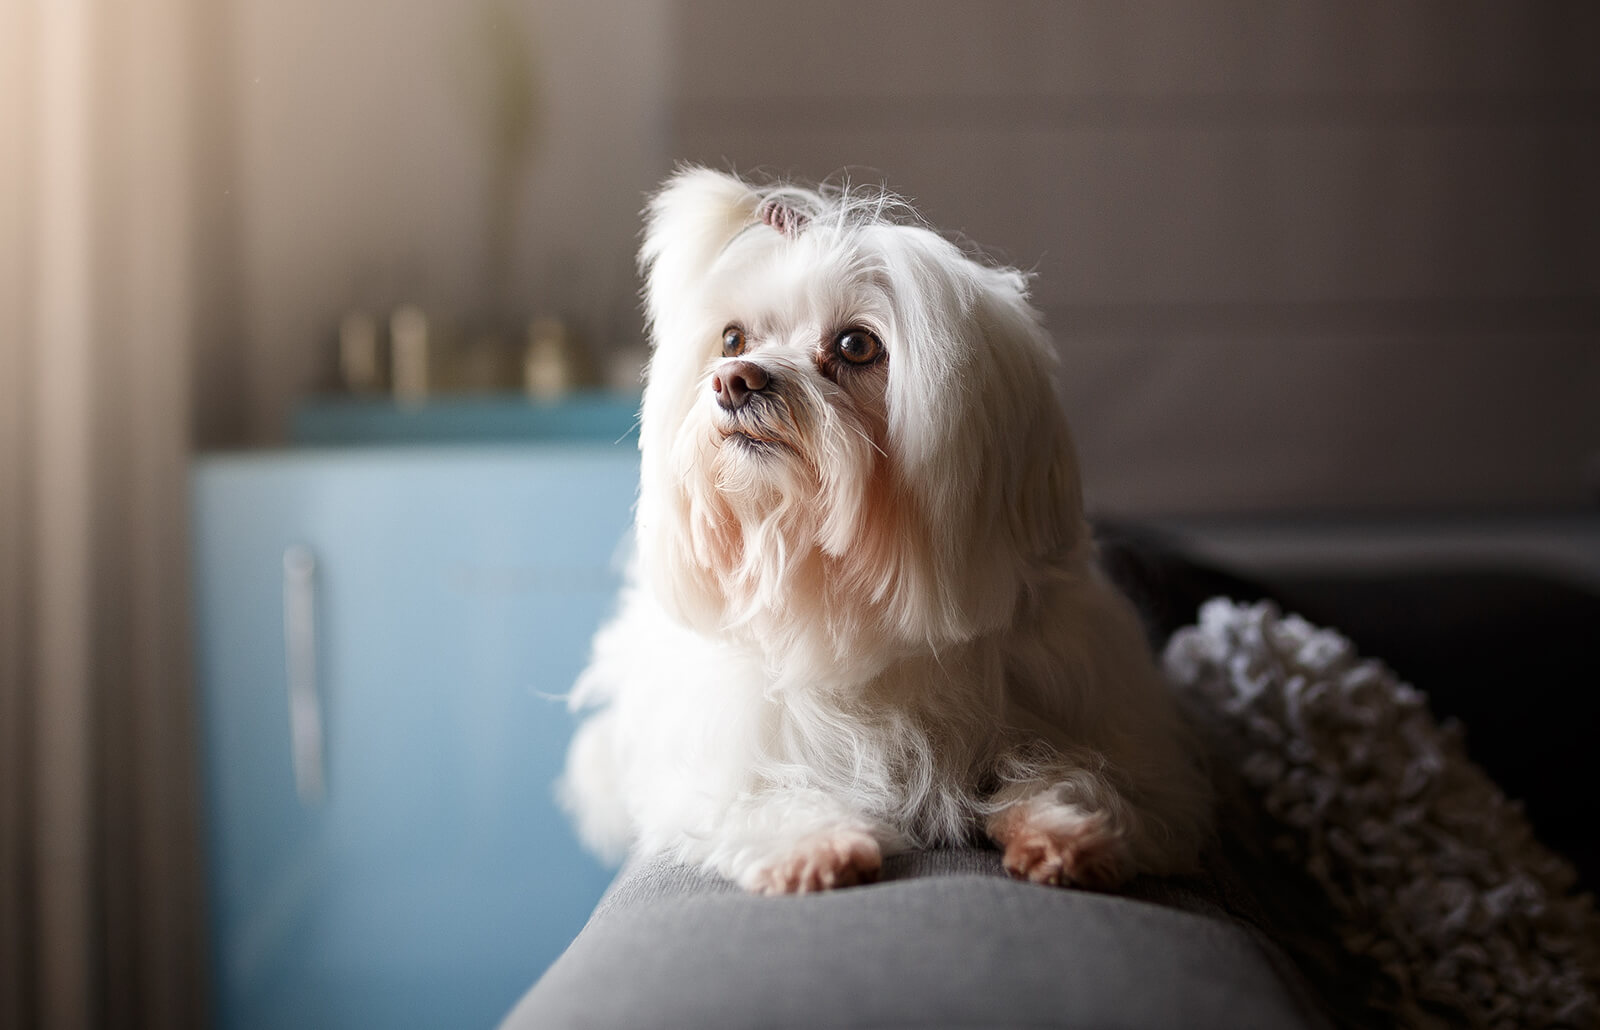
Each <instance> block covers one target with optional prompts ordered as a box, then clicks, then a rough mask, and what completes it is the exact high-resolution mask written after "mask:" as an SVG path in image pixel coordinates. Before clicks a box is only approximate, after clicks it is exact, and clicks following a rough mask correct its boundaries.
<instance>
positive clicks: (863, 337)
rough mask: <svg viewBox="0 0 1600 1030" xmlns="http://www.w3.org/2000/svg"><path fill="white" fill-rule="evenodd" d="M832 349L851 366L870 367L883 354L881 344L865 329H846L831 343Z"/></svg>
mask: <svg viewBox="0 0 1600 1030" xmlns="http://www.w3.org/2000/svg"><path fill="white" fill-rule="evenodd" d="M833 349H834V350H836V351H838V352H839V356H840V357H841V358H843V359H844V360H846V361H848V362H850V364H852V365H870V364H872V363H873V362H874V361H877V360H878V358H879V356H880V355H882V354H883V344H882V342H880V341H879V340H878V338H877V337H876V336H874V335H872V334H871V333H869V332H867V331H866V330H865V329H846V330H845V331H844V332H842V333H840V334H839V336H838V338H837V339H835V340H834V341H833Z"/></svg>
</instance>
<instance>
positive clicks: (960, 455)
mask: <svg viewBox="0 0 1600 1030" xmlns="http://www.w3.org/2000/svg"><path fill="white" fill-rule="evenodd" d="M640 265H641V268H642V269H643V271H644V273H645V276H646V281H647V285H646V289H645V296H646V304H647V313H648V316H649V320H650V326H651V336H652V345H653V355H652V358H651V362H650V371H649V381H648V385H647V387H646V390H645V396H644V407H643V414H642V422H641V427H640V434H639V446H640V449H641V451H642V452H643V471H642V478H641V484H640V494H639V504H638V511H637V526H636V533H637V554H636V559H635V562H634V566H633V569H632V571H631V573H630V581H629V585H628V586H627V588H626V590H625V592H624V595H623V598H622V602H621V610H620V613H619V614H618V615H617V616H616V618H615V619H614V620H613V621H612V622H611V623H610V624H609V625H607V626H606V627H604V628H603V629H602V630H601V631H600V633H599V635H598V636H597V637H596V640H595V643H594V656H593V660H592V663H591V665H590V666H589V668H588V670H587V671H586V672H585V673H584V675H583V677H582V678H581V679H580V681H579V683H578V685H577V687H576V689H575V691H574V695H573V703H574V706H575V707H577V708H593V709H594V711H593V713H592V714H591V715H590V716H589V717H588V718H587V720H586V721H585V722H584V723H583V725H582V726H581V727H580V728H579V730H578V733H577V736H576V738H575V740H574V742H573V745H572V751H571V753H570V755H569V756H568V764H567V771H566V775H565V777H564V779H563V782H562V785H561V793H562V797H563V800H564V803H565V804H566V806H567V807H568V808H569V809H570V810H571V811H572V813H573V814H574V815H575V817H576V819H577V822H578V826H579V830H580V833H581V835H582V836H583V838H584V839H585V841H586V842H588V843H589V844H590V845H591V846H592V847H594V848H596V849H597V850H600V851H602V852H606V853H610V854H612V855H616V854H618V853H620V852H621V851H622V850H623V849H624V848H626V847H628V846H630V845H631V846H632V847H633V848H635V849H637V850H638V851H640V852H643V853H658V852H666V853H668V854H670V855H672V856H674V857H676V858H677V859H679V860H681V861H685V862H693V863H698V864H702V865H704V866H705V867H707V868H710V869H714V870H716V871H718V872H720V873H722V874H724V875H726V876H728V877H731V878H733V879H734V880H736V881H737V882H738V883H740V884H741V885H743V886H744V887H745V888H747V889H750V890H755V891H763V892H769V893H782V892H798V891H809V890H819V889H825V888H829V887H839V886H846V885H850V884H855V883H861V882H865V881H869V880H872V879H873V878H875V877H876V875H877V874H878V871H879V869H880V866H881V864H882V860H883V856H884V855H885V854H890V853H893V852H895V851H899V850H904V849H908V848H918V847H926V846H931V845H938V844H955V843H960V842H965V841H970V840H972V839H973V838H974V837H975V836H976V835H977V832H978V831H979V830H981V831H983V832H984V833H986V834H987V835H988V836H989V837H990V838H991V839H993V840H994V842H995V843H996V844H998V845H999V846H1000V847H1001V848H1003V849H1004V853H1005V857H1004V861H1005V866H1006V868H1007V869H1008V870H1009V871H1010V872H1011V873H1012V874H1013V875H1015V876H1018V877H1024V878H1026V879H1029V880H1034V881H1036V882H1044V883H1075V884H1080V885H1083V886H1088V887H1110V886H1114V885H1116V884H1118V883H1121V882H1122V881H1124V880H1126V879H1127V878H1128V877H1130V876H1131V875H1133V874H1135V873H1137V872H1168V871H1175V870H1180V869H1182V868H1184V867H1186V866H1188V865H1189V864H1190V863H1192V862H1193V860H1194V858H1195V852H1196V849H1197V845H1198V842H1199V839H1200V837H1201V834H1202V833H1203V832H1204V827H1205V825H1206V814H1207V800H1206V790H1205V787H1204V784H1203V779H1202V777H1201V776H1200V774H1199V773H1198V771H1197V769H1196V766H1195V763H1194V762H1193V761H1192V756H1191V755H1190V754H1189V752H1188V750H1187V749H1186V746H1185V742H1184V741H1185V738H1184V734H1183V731H1182V728H1181V725H1180V720H1179V717H1178V715H1177V713H1176V711H1175V709H1174V706H1173V703H1172V700H1171V698H1170V697H1169V696H1168V693H1167V690H1166V688H1165V686H1164V684H1163V683H1162V681H1161V679H1160V678H1159V675H1158V673H1157V671H1156V669H1155V667H1154V665H1153V662H1152V660H1151V658H1150V656H1149V654H1148V653H1147V651H1146V645H1145V641H1144V638H1143V635H1142V632H1141V629H1140V626H1139V623H1138V621H1137V619H1136V617H1135V615H1134V614H1133V612H1132V610H1131V608H1130V607H1129V605H1128V604H1127V603H1126V602H1125V601H1124V600H1123V598H1122V597H1121V596H1120V595H1119V594H1118V593H1117V592H1116V591H1115V590H1114V589H1113V588H1112V587H1111V586H1110V585H1109V584H1108V583H1107V581H1106V580H1105V579H1104V578H1103V577H1102V575H1101V573H1100V572H1099V571H1098V570H1097V569H1096V567H1095V565H1094V546H1093V543H1092V541H1091V539H1090V534H1089V530H1088V527H1087V525H1086V523H1085V521H1084V518H1083V513H1082V504H1081V499H1080V492H1079V483H1078V468H1077V462H1076V458H1075V456H1074V454H1073V447H1072V442H1071V439H1070V437H1069V435H1068V431H1067V423H1066V419H1065V418H1064V416H1063V414H1062V410H1061V406H1060V403H1059V401H1058V399H1057V396H1056V393H1055V391H1054V388H1053V386H1052V380H1051V375H1052V370H1053V366H1054V357H1053V350H1052V346H1051V343H1050V340H1049V338H1048V337H1047V336H1046V334H1045V332H1044V330H1043V329H1042V328H1041V326H1040V323H1039V317H1038V315H1037V313H1036V312H1035V311H1034V310H1033V309H1032V308H1031V307H1030V306H1029V304H1028V299H1027V291H1026V284H1025V280H1024V278H1023V276H1022V275H1021V274H1019V273H1018V272H1016V271H1014V270H1011V269H1006V268H994V267H989V266H987V265H985V264H983V263H981V262H979V261H976V260H974V259H972V258H971V257H969V256H967V255H966V254H964V253H963V252H962V250H961V249H960V248H958V247H957V246H956V245H954V244H952V243H951V242H949V241H948V240H946V239H944V238H943V237H941V236H939V235H938V234H936V233H934V232H932V231H930V230H929V229H927V228H924V227H922V226H921V225H920V224H918V223H917V222H916V220H915V217H914V216H913V215H912V214H911V213H910V212H909V211H908V210H907V209H906V208H905V206H904V205H903V204H901V203H899V202H897V201H895V200H894V199H893V198H891V197H888V196H886V195H883V194H881V193H872V194H870V195H868V194H863V193H861V192H859V191H855V192H852V191H850V190H848V189H831V190H824V191H813V190H807V189H800V188H796V187H792V186H787V185H779V186H767V187H761V186H755V185H751V184H749V183H746V182H744V181H742V180H740V179H737V178H734V177H732V176H729V175H724V174H721V173H718V172H713V171H709V170H706V169H702V168H688V169H685V170H683V171H681V172H679V173H678V174H677V175H675V176H674V177H673V178H672V179H670V180H669V181H668V182H667V184H666V185H665V186H664V187H663V189H662V190H661V191H660V192H659V193H658V194H657V195H656V196H655V197H654V199H653V201H652V202H651V204H650V206H649V209H648V212H647V225H646V229H645V236H644V246H643V249H642V251H641V254H640Z"/></svg>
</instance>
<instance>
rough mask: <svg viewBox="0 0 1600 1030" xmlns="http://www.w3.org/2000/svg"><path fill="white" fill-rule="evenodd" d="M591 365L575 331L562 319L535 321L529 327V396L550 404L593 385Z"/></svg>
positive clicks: (525, 372)
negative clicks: (574, 333)
mask: <svg viewBox="0 0 1600 1030" xmlns="http://www.w3.org/2000/svg"><path fill="white" fill-rule="evenodd" d="M591 380H592V376H591V375H590V370H589V362H588V360H587V355H585V353H584V351H583V348H582V347H581V345H580V344H579V343H578V340H577V338H576V337H575V336H574V335H573V333H572V330H571V329H570V328H568V326H567V324H566V323H565V322H563V321H562V320H561V319H559V318H536V319H534V320H533V321H532V322H530V323H529V324H528V346H527V349H526V350H525V351H524V352H523V359H522V383H523V387H524V388H525V389H526V390H527V392H528V396H530V397H532V398H534V399H535V400H541V401H549V400H556V399H558V398H560V397H563V396H565V395H567V394H569V393H571V392H572V391H573V390H576V389H580V388H582V387H585V386H589V385H591Z"/></svg>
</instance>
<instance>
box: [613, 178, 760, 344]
mask: <svg viewBox="0 0 1600 1030" xmlns="http://www.w3.org/2000/svg"><path fill="white" fill-rule="evenodd" d="M760 203H761V197H760V195H759V194H758V193H757V192H756V191H755V190H754V189H752V188H751V187H750V186H749V185H748V184H747V183H745V182H743V181H742V180H740V179H738V178H735V177H734V176H732V175H728V174H726V173H723V172H717V171H713V170H711V169H709V168H699V167H694V166H690V167H685V168H682V169H679V171H678V172H677V173H676V174H675V175H673V176H672V178H670V179H668V180H667V181H666V183H665V185H663V186H662V187H661V189H660V190H659V191H658V192H657V193H656V194H655V196H653V197H651V198H650V203H649V206H648V207H647V208H646V209H645V228H644V245H643V246H641V247H640V248H639V271H640V273H641V274H642V275H643V276H644V279H645V305H646V309H647V313H648V314H649V317H650V321H651V323H652V324H653V325H657V326H660V325H661V324H662V323H663V322H664V321H668V320H670V313H671V307H672V304H673V302H674V301H675V300H679V299H681V298H683V297H684V296H686V294H687V293H688V292H689V291H690V290H691V289H692V288H693V286H694V285H695V284H696V283H697V282H699V281H700V279H701V278H702V277H703V276H704V275H705V272H706V269H707V268H709V267H710V265H711V263H712V262H713V261H714V260H715V259H716V257H717V255H718V254H719V253H721V251H722V248H723V247H725V246H727V244H728V241H729V240H731V239H733V238H734V236H736V235H738V234H739V232H741V231H742V230H743V229H745V228H746V227H747V226H750V225H752V224H754V222H755V221H756V209H757V207H758V206H759V205H760Z"/></svg>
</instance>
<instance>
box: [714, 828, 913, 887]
mask: <svg viewBox="0 0 1600 1030" xmlns="http://www.w3.org/2000/svg"><path fill="white" fill-rule="evenodd" d="M882 869H883V852H882V850H881V849H880V848H879V847H878V842H877V841H876V840H874V839H873V838H872V836H871V835H870V834H868V833H864V832H862V831H861V830H850V829H847V830H829V831H826V832H823V833H818V834H816V835H814V836H811V837H807V838H805V839H804V840H802V841H801V842H800V843H799V844H797V845H795V847H794V848H793V849H791V850H789V851H786V852H783V853H782V854H779V855H778V856H777V857H775V858H773V859H772V860H770V861H765V862H758V863H757V864H755V865H754V866H751V867H750V868H749V869H747V870H745V872H744V873H743V874H742V875H741V876H740V877H739V885H740V886H741V887H743V888H744V889H745V890H748V891H754V892H756V893H757V894H806V893H809V892H811V891H825V890H832V889H833V888H835V887H854V886H856V885H857V884H863V883H872V882H873V881H874V880H876V879H877V878H878V873H879V872H881V871H882Z"/></svg>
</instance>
